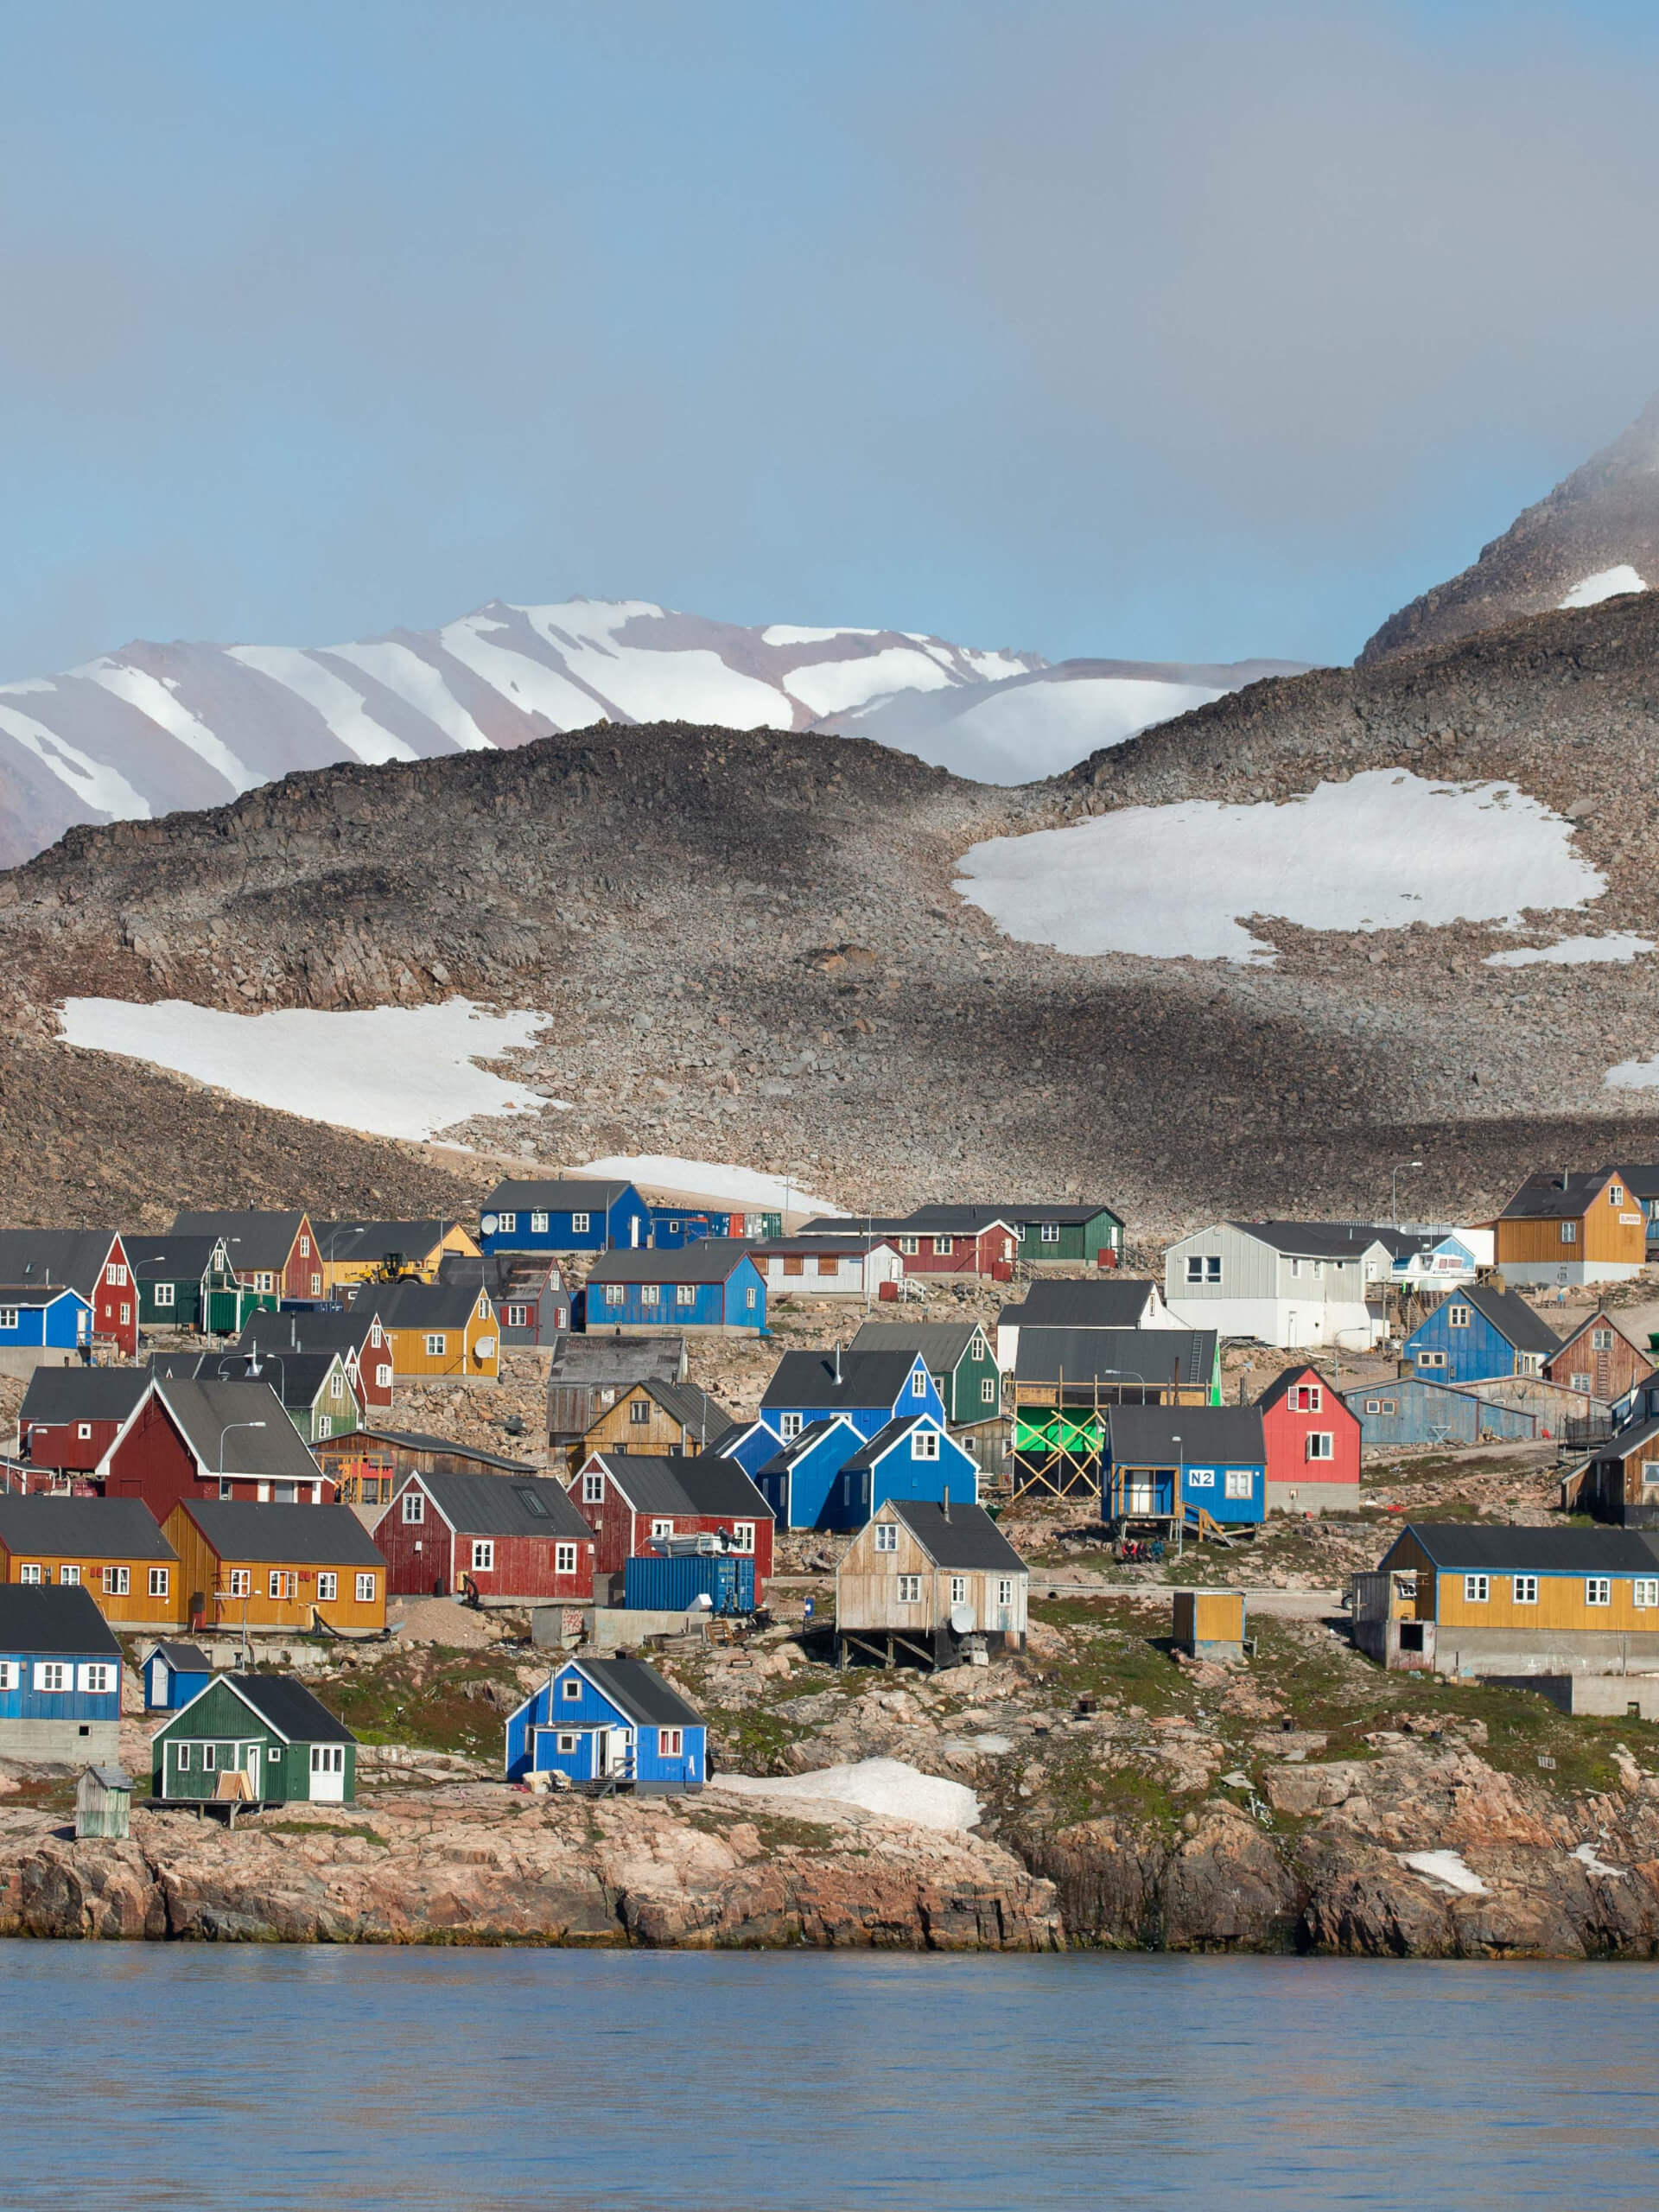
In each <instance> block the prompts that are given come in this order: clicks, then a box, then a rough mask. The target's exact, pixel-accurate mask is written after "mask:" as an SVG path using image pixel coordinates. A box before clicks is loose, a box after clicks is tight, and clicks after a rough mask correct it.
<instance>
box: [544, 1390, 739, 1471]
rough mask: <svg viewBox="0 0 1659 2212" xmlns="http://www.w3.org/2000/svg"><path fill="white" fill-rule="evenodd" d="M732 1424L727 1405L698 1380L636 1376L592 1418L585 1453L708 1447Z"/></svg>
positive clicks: (684, 1451)
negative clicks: (640, 1380)
mask: <svg viewBox="0 0 1659 2212" xmlns="http://www.w3.org/2000/svg"><path fill="white" fill-rule="evenodd" d="M731 1426H732V1417H731V1415H730V1414H728V1412H727V1410H726V1408H725V1407H724V1406H722V1405H721V1403H720V1402H719V1401H718V1399H715V1398H711V1397H710V1396H709V1393H708V1392H707V1391H706V1390H701V1389H698V1388H697V1385H696V1383H656V1382H645V1383H633V1384H632V1386H631V1387H630V1388H629V1389H626V1390H623V1391H621V1392H620V1394H619V1395H617V1397H616V1398H615V1400H614V1402H613V1403H612V1404H610V1405H608V1406H607V1407H605V1408H603V1409H602V1410H601V1412H599V1413H598V1414H595V1415H594V1419H593V1420H592V1421H590V1422H589V1423H588V1429H587V1433H585V1435H584V1436H583V1437H582V1451H581V1458H582V1460H583V1461H585V1460H586V1459H588V1455H589V1454H590V1453H591V1452H634V1453H640V1452H643V1453H647V1454H650V1453H657V1454H661V1453H664V1452H679V1453H682V1454H687V1453H691V1452H706V1451H707V1450H708V1448H709V1446H710V1445H711V1444H713V1443H714V1441H715V1439H716V1438H717V1437H721V1436H723V1435H724V1434H725V1433H726V1431H727V1430H728V1428H729V1427H731Z"/></svg>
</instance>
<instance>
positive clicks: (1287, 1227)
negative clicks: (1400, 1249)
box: [1227, 1221, 1399, 1260]
mask: <svg viewBox="0 0 1659 2212" xmlns="http://www.w3.org/2000/svg"><path fill="white" fill-rule="evenodd" d="M1227 1226H1228V1228H1229V1229H1236V1230H1238V1231H1239V1232H1240V1234H1241V1235H1243V1236H1254V1237H1255V1239H1256V1241H1257V1243H1262V1244H1270V1245H1271V1246H1272V1247H1273V1249H1274V1251H1275V1252H1282V1253H1283V1254H1284V1255H1286V1257H1287V1258H1288V1259H1294V1260H1357V1259H1359V1258H1361V1257H1362V1256H1363V1254H1365V1253H1366V1252H1368V1251H1370V1249H1371V1248H1372V1246H1373V1245H1376V1244H1381V1245H1382V1246H1383V1249H1385V1250H1386V1251H1387V1252H1388V1253H1389V1257H1390V1258H1392V1257H1393V1256H1394V1249H1393V1247H1392V1246H1391V1245H1390V1244H1389V1241H1388V1240H1389V1236H1397V1235H1398V1234H1399V1231H1397V1230H1382V1229H1379V1228H1378V1227H1377V1226H1376V1224H1375V1223H1374V1222H1364V1221H1230V1222H1229V1223H1228V1224H1227Z"/></svg>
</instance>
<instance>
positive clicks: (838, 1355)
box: [836, 1340, 841, 1389]
mask: <svg viewBox="0 0 1659 2212" xmlns="http://www.w3.org/2000/svg"><path fill="white" fill-rule="evenodd" d="M840 1388H841V1344H840V1342H839V1340H837V1342H836V1389H840Z"/></svg>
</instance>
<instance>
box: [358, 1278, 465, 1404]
mask: <svg viewBox="0 0 1659 2212" xmlns="http://www.w3.org/2000/svg"><path fill="white" fill-rule="evenodd" d="M352 1311H353V1313H365V1312H367V1313H373V1314H375V1315H377V1316H378V1319H379V1322H380V1326H381V1327H382V1329H383V1330H384V1331H385V1336H386V1342H387V1343H388V1344H389V1345H390V1346H391V1368H392V1375H393V1377H394V1379H395V1381H397V1382H399V1383H402V1382H407V1381H410V1380H413V1379H416V1378H421V1377H425V1376H450V1377H453V1378H456V1379H460V1380H465V1381H468V1382H490V1383H493V1382H494V1381H495V1380H496V1379H497V1378H498V1376H499V1375H500V1372H501V1325H500V1320H499V1317H498V1315H497V1313H496V1310H495V1306H494V1304H493V1301H492V1300H491V1297H490V1294H489V1293H488V1291H487V1290H483V1289H480V1287H479V1286H478V1285H477V1284H476V1283H465V1282H430V1283H429V1282H398V1283H365V1285H364V1287H363V1288H362V1289H361V1290H359V1293H358V1294H357V1297H356V1299H355V1300H353V1307H352Z"/></svg>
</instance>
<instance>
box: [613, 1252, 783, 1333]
mask: <svg viewBox="0 0 1659 2212" xmlns="http://www.w3.org/2000/svg"><path fill="white" fill-rule="evenodd" d="M582 1326H583V1328H584V1329H585V1330H587V1332H588V1334H589V1335H590V1336H591V1335H593V1334H594V1333H595V1332H599V1331H601V1330H605V1329H613V1330H614V1331H615V1332H617V1334H618V1335H619V1336H620V1335H622V1334H625V1333H626V1335H628V1336H633V1337H639V1336H663V1335H670V1336H682V1335H686V1334H690V1333H691V1332H694V1331H696V1332H708V1331H711V1330H718V1331H721V1332H725V1333H727V1334H741V1335H744V1336H757V1337H758V1336H764V1335H765V1333H766V1281H765V1278H764V1277H763V1276H762V1274H761V1273H760V1269H759V1268H757V1267H756V1266H755V1264H754V1262H753V1260H752V1259H751V1258H750V1257H749V1248H748V1246H747V1244H741V1243H738V1242H737V1241H736V1240H735V1239H734V1238H732V1237H728V1236H706V1237H703V1238H702V1239H701V1240H700V1241H699V1242H697V1243H692V1244H687V1245H684V1246H683V1247H682V1248H681V1249H680V1250H679V1251H677V1252H663V1251H651V1250H641V1251H627V1252H607V1253H606V1254H605V1255H603V1257H602V1258H601V1259H599V1260H596V1261H595V1262H594V1266H593V1268H592V1269H591V1270H590V1272H589V1274H588V1287H587V1289H586V1290H585V1291H584V1292H583V1293H582Z"/></svg>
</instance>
